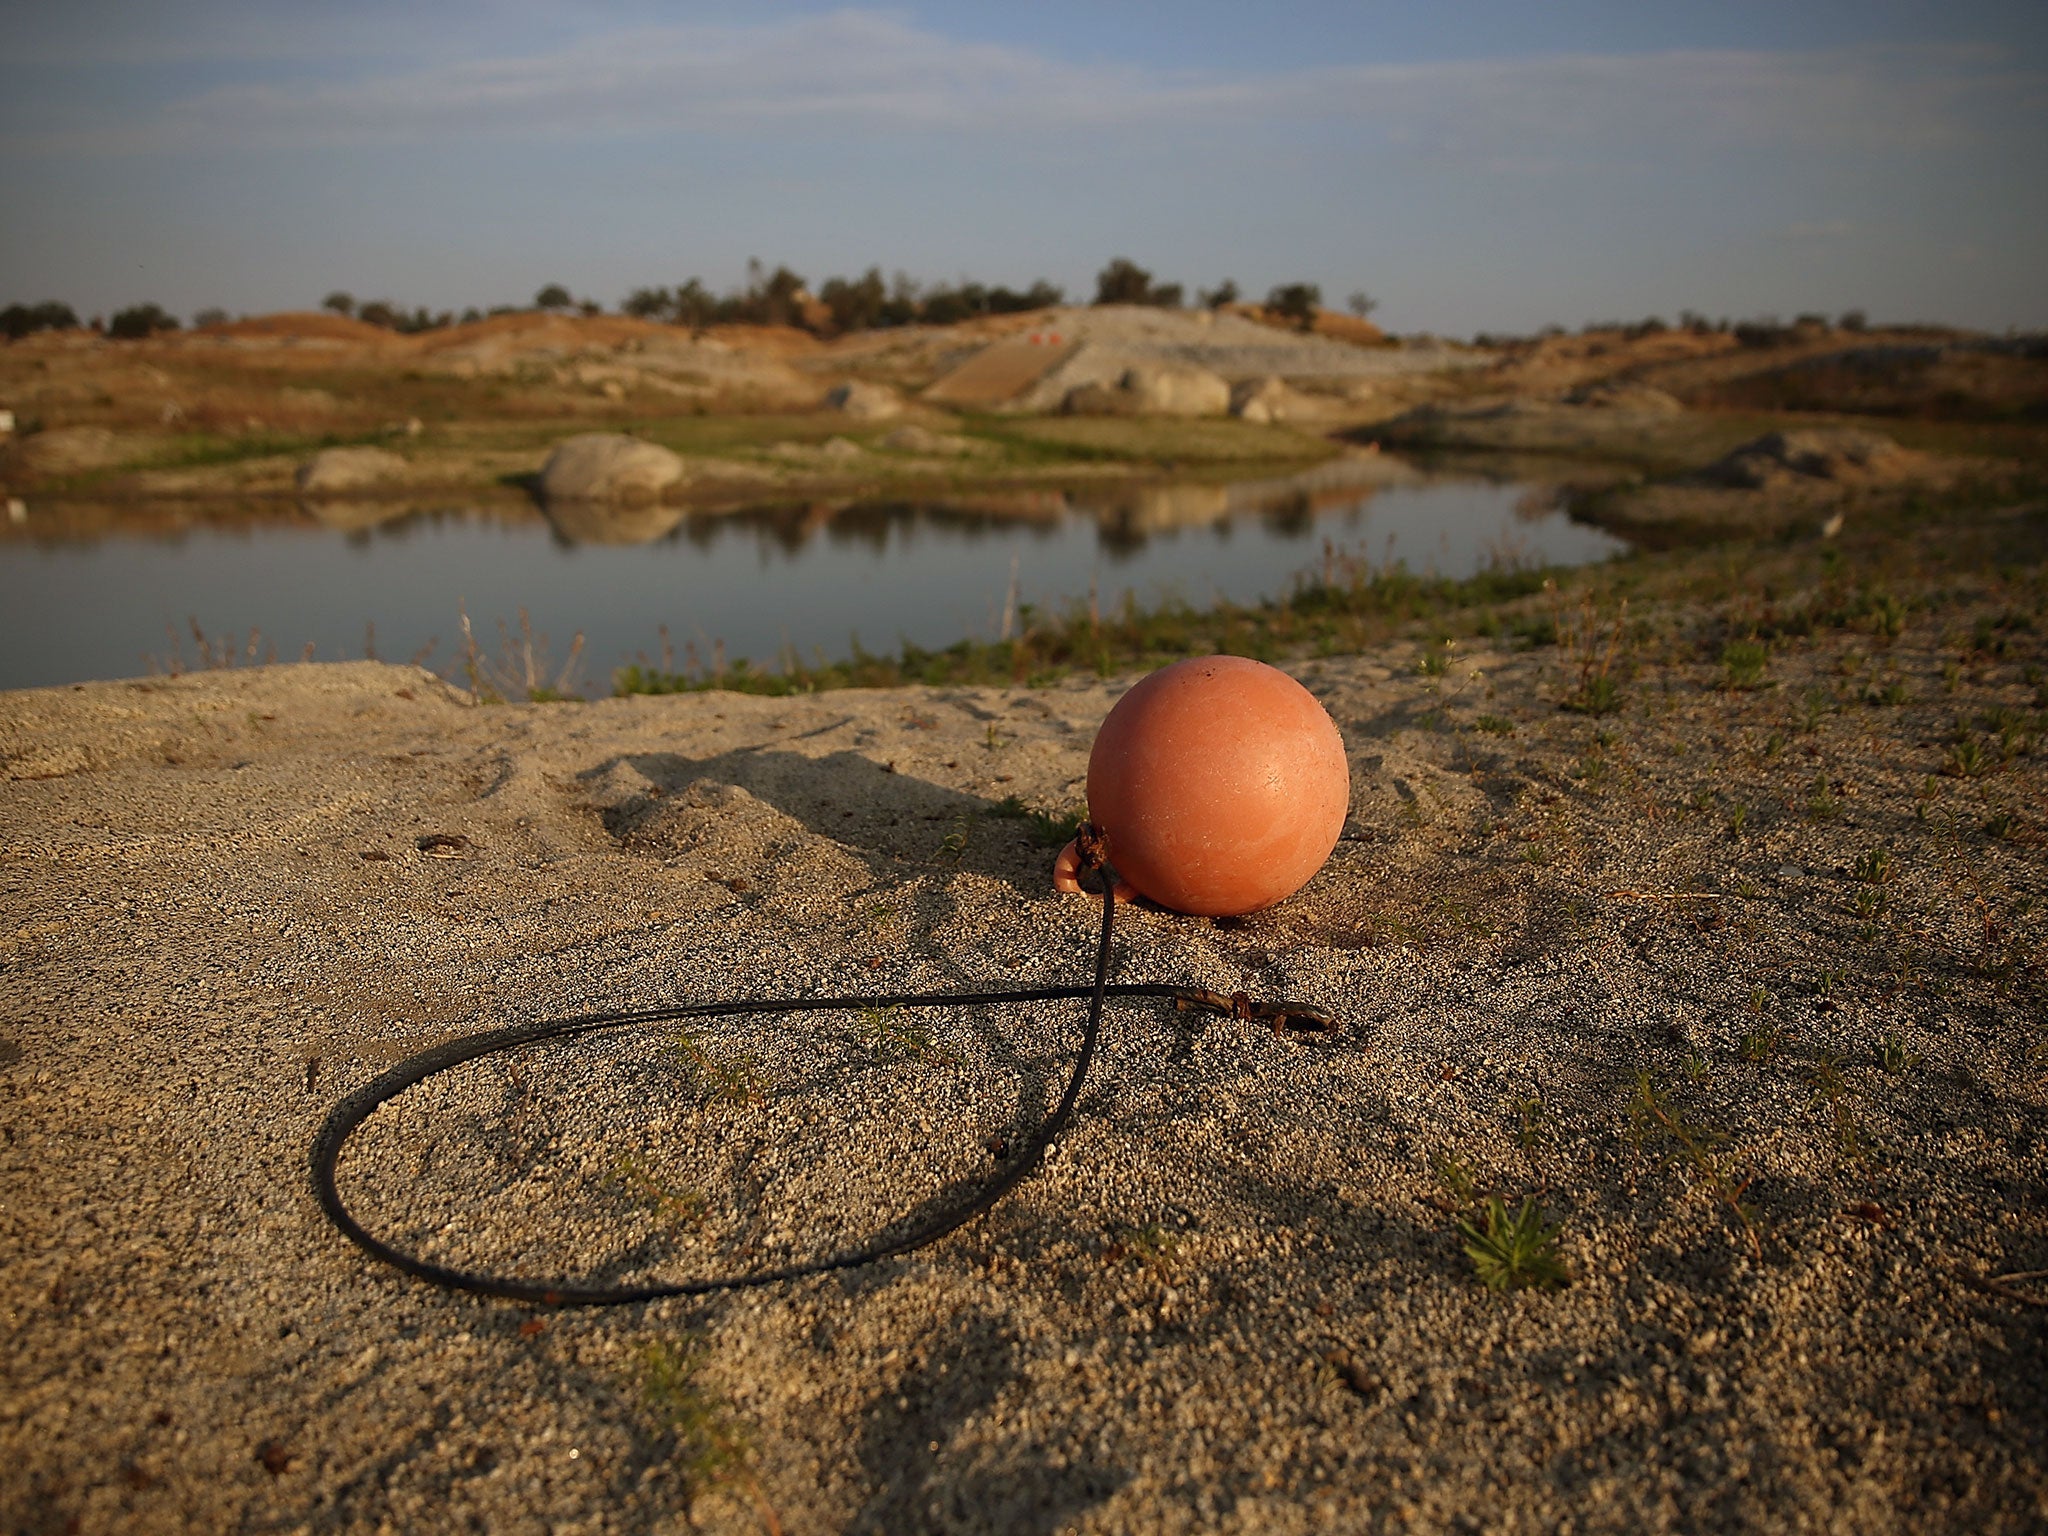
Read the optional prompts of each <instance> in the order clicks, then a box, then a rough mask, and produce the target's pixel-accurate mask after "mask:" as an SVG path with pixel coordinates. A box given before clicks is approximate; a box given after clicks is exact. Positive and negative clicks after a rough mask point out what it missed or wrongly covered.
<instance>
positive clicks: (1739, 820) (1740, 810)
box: [1728, 800, 1749, 837]
mask: <svg viewBox="0 0 2048 1536" xmlns="http://www.w3.org/2000/svg"><path fill="white" fill-rule="evenodd" d="M1748 824H1749V806H1748V805H1747V804H1746V803H1744V802H1743V801H1740V800H1738V801H1736V802H1735V805H1734V807H1733V809H1731V810H1730V811H1729V812H1728V835H1729V836H1730V837H1740V836H1742V829H1743V828H1744V827H1745V826H1747V825H1748Z"/></svg>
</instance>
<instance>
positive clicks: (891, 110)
mask: <svg viewBox="0 0 2048 1536" xmlns="http://www.w3.org/2000/svg"><path fill="white" fill-rule="evenodd" d="M0 22H4V24H5V25H6V27H7V28H8V32H9V35H10V43H9V46H8V48H7V49H6V51H5V53H4V55H0V207H4V208H5V209H6V211H7V212H6V224H7V234H6V237H5V239H4V240H0V301H6V300H10V299H25V300H35V299H41V298H45V297H49V298H60V299H64V300H66V301H67V302H70V303H72V304H73V305H75V306H77V307H78V308H79V309H80V310H81V312H91V311H106V310H108V309H111V308H113V307H118V306H119V305H122V304H126V303H130V302H135V301H138V300H144V299H149V300H154V301H156V302H159V303H163V304H165V305H167V306H168V307H170V308H172V309H173V310H176V311H179V312H182V313H185V314H188V315H189V314H190V312H191V311H192V310H194V309H196V308H198V307H201V306H205V305H220V306H223V307H225V308H228V309H230V310H235V311H248V312H258V311H263V310H271V309H280V308H291V307H304V306H309V305H311V304H314V303H317V302H318V300H319V299H320V297H321V296H322V295H323V294H325V293H327V292H328V291H329V290H331V289H334V288H345V289H348V290H349V291H351V292H353V293H355V294H356V295H357V296H358V297H362V298H368V297H373V296H376V297H388V298H391V299H395V300H398V301H400V302H403V303H406V304H426V305H428V306H430V307H434V308H442V307H456V308H459V307H461V306H463V305H466V304H472V303H474V304H489V303H493V302H513V301H524V300H525V299H527V298H528V297H530V295H531V294H532V293H533V292H534V290H535V289H536V288H538V287H539V286H540V285H541V284H542V283H544V282H549V281H560V282H564V283H566V284H568V285H569V286H570V287H571V288H572V289H573V290H575V291H576V292H577V293H579V294H588V295H590V296H592V297H595V298H598V299H600V300H602V301H604V302H605V303H607V304H612V303H616V302H617V301H618V299H620V298H621V297H622V296H623V295H624V294H625V293H626V292H627V291H628V290H629V289H630V288H632V287H635V286H638V285H640V284H660V283H674V282H677V281H680V280H681V279H683V278H685V277H688V276H691V275H701V276H702V277H704V278H705V279H706V280H707V281H708V282H710V283H711V284H712V285H713V286H714V287H717V288H724V287H727V286H729V285H731V284H733V283H736V282H737V281H739V280H740V278H741V277H742V275H743V273H744V269H745V264H746V261H747V258H748V257H749V256H756V255H758V256H760V257H761V258H762V259H764V260H766V261H767V262H769V263H771V264H773V263H776V262H787V263H788V264H789V265H791V266H792V267H794V268H795V269H796V270H798V271H799V272H802V273H804V274H806V275H808V276H810V277H811V278H813V279H814V280H815V279H818V278H822V277H823V276H825V275H827V274H829V273H833V272H855V271H858V270H860V269H862V268H864V267H866V266H868V265H870V264H876V265H880V266H881V267H882V268H883V269H884V270H885V271H886V270H891V269H896V268H902V269H906V270H908V271H910V272H912V273H913V274H915V275H917V276H920V277H923V278H928V279H944V278H953V277H958V276H962V275H971V276H975V277H979V278H982V279H984V280H986V281H991V282H1008V283H1013V284H1019V285H1021V284H1023V283H1025V282H1028V281H1030V280H1031V279H1033V278H1037V277H1041V276H1043V277H1049V278H1051V279H1052V280H1054V281H1056V282H1060V283H1063V284H1065V285H1066V286H1067V288H1068V289H1069V291H1070V292H1072V293H1076V294H1081V295H1085V294H1087V293H1088V292H1090V291H1092V276H1093V273H1094V272H1095V271H1096V269H1097V268H1099V267H1100V266H1101V265H1102V264H1103V262H1104V261H1105V260H1107V259H1108V258H1109V257H1110V256H1113V255H1127V256H1130V257H1132V258H1134V259H1135V260H1137V261H1139V262H1140V263H1142V264H1144V265H1146V266H1148V267H1150V268H1152V269H1153V270H1154V271H1155V272H1157V273H1158V274H1159V275H1160V276H1161V277H1163V278H1168V279H1175V280H1179V281H1182V282H1185V283H1186V284H1188V285H1189V287H1190V289H1192V288H1194V287H1198V286H1207V285H1210V284H1212V283H1214V282H1216V281H1217V280H1218V279H1220V278H1223V277H1225V276H1229V277H1233V278H1235V279H1236V280H1237V281H1238V282H1239V283H1240V284H1241V285H1242V286H1243V287H1244V288H1245V289H1247V290H1249V291H1253V292H1262V291H1263V290H1264V289H1265V288H1266V287H1268V286H1269V285H1271V284H1273V283H1276V282H1281V281H1288V280H1293V279H1297V278H1306V279H1308V280H1311V281H1315V282H1318V283H1320V284H1321V285H1322V287H1323V289H1324V292H1325V294H1326V296H1327V297H1329V298H1331V299H1333V300H1338V299H1341V298H1342V297H1343V296H1344V295H1346V294H1348V293H1350V292H1351V291H1352V290H1354V289H1359V288H1363V289H1365V290H1367V291H1369V292H1371V293H1372V294H1374V295H1375V296H1376V297H1377V298H1378V299H1379V300H1380V301H1381V309H1380V312H1379V316H1378V318H1380V319H1381V320H1383V321H1384V322H1385V323H1387V324H1388V325H1390V326H1391V327H1393V328H1395V329H1399V330H1407V331H1413V330H1437V331H1445V332H1450V333H1455V334H1467V333H1470V332H1472V331H1475V330H1482V329H1495V330H1498V329H1529V328H1533V327H1535V326H1538V325H1541V324H1544V323H1547V322H1551V321H1556V322H1560V323H1564V324H1577V323H1579V322H1581V321H1584V320H1588V319H1592V318H1599V317H1609V316H1614V317H1625V318H1632V317H1638V316H1642V315H1646V314H1652V313H1661V314H1664V315H1666V316H1672V315H1675V314H1676V313H1677V312H1678V311H1679V310H1680V309H1682V308H1687V307H1690V308H1693V309H1697V310H1701V311H1703V312H1705V313H1708V314H1711V315H1721V314H1727V315H1732V316H1737V317H1740V316H1746V315H1758V314H1769V313H1776V314H1780V315H1785V316H1790V315H1792V314H1794V313H1797V312H1799V311H1803V310H1822V311H1828V312H1834V311H1839V310H1841V309H1845V308H1848V307H1852V306H1854V307H1861V308H1865V309H1867V310H1869V311H1870V312H1871V313H1872V314H1873V316H1875V317H1878V318H1881V319H1909V318H1925V319H1941V320H1950V321H1955V322H1960V323H1965V324H1971V325H1978V326H1984V327H1987V328H1992V329H2003V328H2005V327H2007V326H2011V325H2018V326H2026V327H2039V326H2043V325H2048V282H2044V280H2043V276H2042V274H2043V273H2048V7H2044V6H2040V5H2038V4H2033V5H2021V4H2004V5H1986V4H1970V3H1949V4H1941V5H1936V4H1923V3H1917V0H1915V3H1907V0H1864V3H1861V4H1854V5H1851V4H1836V3H1832V0H1816V3H1806V4H1798V5H1785V4H1783V3H1779V4H1775V5H1761V4H1748V3H1723V4H1718V5H1714V6H1705V5H1696V6H1684V7H1674V6H1659V5H1656V4H1650V3H1642V4H1636V5H1610V4H1594V3H1570V0H1559V3H1551V4H1546V5H1541V6H1532V5H1529V4H1527V3H1518V4H1508V3H1496V0H1466V3H1463V4H1460V5H1457V6H1442V5H1436V6H1390V5H1370V4H1350V5H1339V4H1334V3H1326V4H1318V3H1302V4H1294V5H1286V4H1278V5H1274V4H1269V5H1266V6H1248V5H1245V4H1243V3H1241V0H1239V3H1236V4H1231V5H1224V4H1217V3H1210V0H1187V3H1182V4H1175V5H1124V6H1116V5H1103V4H1099V3H1098V4H1095V5H1080V4H1067V3H1060V0H1053V3H1040V4H1035V5H1018V4H1016V3H1014V0H1011V3H1008V4H1002V5H997V4H980V3H970V4H960V5H950V6H935V5H926V6H918V5H911V6H894V7H889V8H866V7H848V8H831V9H820V8H814V7H808V6H802V5H796V4H783V3H773V0H764V3H759V4H756V5H754V6H751V7H734V6H730V5H726V6H720V7H711V6H703V5H692V4H672V5H652V4H635V3H605V0H597V3H579V4H563V3H552V0H448V3H443V4H439V5H435V6H432V7H420V6H417V5H416V4H410V3H408V4H399V3H394V0H321V3H310V0H272V3H269V4H258V3H254V0H187V3H183V4H179V5H175V6H168V5H164V4H161V3H158V4H150V5H144V4H137V3H134V0H119V3H116V0H69V3H67V4H65V5H62V6H51V5H47V4H38V5H34V6H30V5H25V4H8V5H6V7H5V13H4V15H0Z"/></svg>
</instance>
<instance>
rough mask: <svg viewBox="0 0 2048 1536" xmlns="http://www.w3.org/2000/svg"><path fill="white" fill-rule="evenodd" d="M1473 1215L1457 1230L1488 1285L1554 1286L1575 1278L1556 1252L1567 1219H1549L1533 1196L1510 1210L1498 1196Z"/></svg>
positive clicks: (1497, 1288) (1490, 1287)
mask: <svg viewBox="0 0 2048 1536" xmlns="http://www.w3.org/2000/svg"><path fill="white" fill-rule="evenodd" d="M1474 1217H1475V1218H1476V1219H1472V1218H1468V1219H1466V1220H1464V1221H1461V1222H1459V1223H1458V1230H1459V1232H1461V1233H1463V1234H1464V1238H1465V1241H1464V1245H1463V1246H1464V1249H1465V1257H1467V1258H1468V1259H1470V1260H1471V1261H1472V1272H1473V1273H1474V1274H1475V1275H1477V1276H1478V1277H1479V1282H1480V1284H1482V1285H1484V1286H1485V1287H1486V1288H1487V1289H1488V1290H1491V1291H1501V1292H1507V1291H1517V1290H1523V1289H1525V1288H1532V1287H1533V1288H1534V1289H1537V1290H1553V1289H1555V1288H1556V1287H1558V1286H1561V1285H1567V1284H1569V1283H1570V1282H1571V1271H1570V1270H1568V1269H1566V1268H1565V1265H1564V1260H1563V1259H1562V1258H1560V1257H1559V1256H1558V1252H1557V1240H1558V1236H1559V1234H1560V1233H1561V1232H1562V1231H1563V1223H1561V1222H1551V1221H1547V1220H1545V1219H1544V1212H1543V1209H1542V1207H1540V1206H1539V1205H1537V1204H1536V1202H1535V1201H1534V1200H1524V1201H1523V1202H1522V1204H1521V1207H1520V1209H1518V1210H1516V1211H1515V1212H1513V1213H1512V1214H1510V1213H1509V1211H1508V1208H1507V1205H1506V1203H1505V1202H1504V1201H1502V1199H1501V1198H1500V1196H1498V1195H1494V1196H1491V1197H1489V1198H1488V1199H1487V1201H1486V1203H1485V1204H1484V1205H1482V1206H1481V1207H1480V1208H1479V1209H1478V1211H1476V1212H1475V1213H1474Z"/></svg>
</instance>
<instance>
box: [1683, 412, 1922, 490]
mask: <svg viewBox="0 0 2048 1536" xmlns="http://www.w3.org/2000/svg"><path fill="white" fill-rule="evenodd" d="M1922 462H1923V459H1922V455H1920V454H1917V453H1912V452H1909V451H1908V450H1906V449H1904V448H1901V447H1900V446H1899V445H1898V444H1897V443H1895V442H1893V441H1892V440H1891V439H1890V438H1888V437H1886V436H1885V435H1884V434H1883V433H1881V432H1864V431H1859V430H1857V429H1856V428H1853V427H1837V428H1824V429H1817V430H1811V431H1801V432H1772V433H1769V434H1768V435H1766V436H1764V437H1759V438H1756V439H1755V440H1753V441H1751V442H1747V443H1744V444H1743V445H1742V446H1741V447H1740V448H1737V449H1735V450H1734V451H1733V452H1732V453H1730V454H1728V455H1727V456H1726V457H1725V458H1721V459H1718V460H1716V461H1715V462H1714V463H1712V464H1710V465H1708V466H1707V468H1706V469H1705V470H1703V471H1702V472H1701V477H1702V478H1703V479H1706V480H1708V481H1711V482H1713V483H1714V484H1716V485H1732V486H1737V487H1740V488H1742V489H1746V490H1761V489H1763V488H1764V487H1766V486H1771V485H1777V484H1779V483H1781V482H1783V481H1785V480H1786V479H1788V478H1789V477H1792V476H1804V477H1806V478H1808V479H1812V480H1829V481H1872V480H1897V479H1901V478H1904V477H1905V476H1908V475H1911V474H1913V473H1915V472H1916V471H1917V470H1918V469H1919V468H1920V466H1921V464H1922Z"/></svg>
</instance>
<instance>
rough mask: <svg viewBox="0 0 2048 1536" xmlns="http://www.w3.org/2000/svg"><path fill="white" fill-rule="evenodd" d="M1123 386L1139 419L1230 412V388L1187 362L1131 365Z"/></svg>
mask: <svg viewBox="0 0 2048 1536" xmlns="http://www.w3.org/2000/svg"><path fill="white" fill-rule="evenodd" d="M1122 387H1123V389H1124V390H1125V391H1126V392H1128V393H1129V395H1130V396H1131V399H1132V401H1133V402H1134V404H1135V405H1136V407H1137V411H1138V414H1139V415H1141V416H1221V415H1222V414H1223V413H1224V412H1226V411H1228V410H1229V409H1230V386H1229V385H1228V384H1226V383H1224V381H1223V380H1222V378H1221V377H1219V376H1218V375H1216V374H1213V373H1211V372H1210V371H1209V370H1208V369H1206V368H1197V367H1194V366H1193V365H1192V364H1188V363H1137V364H1134V365H1133V366H1132V367H1130V368H1129V369H1127V370H1125V372H1124V376H1123V383H1122Z"/></svg>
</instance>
